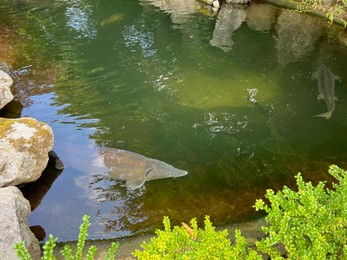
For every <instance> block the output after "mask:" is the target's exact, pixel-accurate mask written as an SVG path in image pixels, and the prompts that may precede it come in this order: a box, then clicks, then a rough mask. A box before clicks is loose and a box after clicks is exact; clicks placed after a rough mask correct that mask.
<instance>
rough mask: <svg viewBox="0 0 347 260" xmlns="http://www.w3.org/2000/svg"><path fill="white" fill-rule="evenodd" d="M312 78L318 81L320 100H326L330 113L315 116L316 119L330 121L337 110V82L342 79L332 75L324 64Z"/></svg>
mask: <svg viewBox="0 0 347 260" xmlns="http://www.w3.org/2000/svg"><path fill="white" fill-rule="evenodd" d="M312 77H313V78H314V79H317V81H318V92H319V95H318V100H322V99H324V100H325V103H326V105H327V108H328V112H326V113H323V114H319V115H315V117H324V118H325V119H329V118H330V117H331V114H332V112H333V111H334V110H335V101H337V98H336V97H335V80H336V79H340V77H338V76H336V75H335V74H334V73H332V72H331V70H330V69H329V68H328V67H327V66H325V65H324V64H321V65H320V66H319V67H318V70H317V71H316V72H315V73H313V75H312Z"/></svg>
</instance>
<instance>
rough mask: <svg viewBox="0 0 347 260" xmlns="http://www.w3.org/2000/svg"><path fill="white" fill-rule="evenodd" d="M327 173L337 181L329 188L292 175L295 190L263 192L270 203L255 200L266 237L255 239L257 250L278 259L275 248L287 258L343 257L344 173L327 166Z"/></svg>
mask: <svg viewBox="0 0 347 260" xmlns="http://www.w3.org/2000/svg"><path fill="white" fill-rule="evenodd" d="M329 173H330V174H331V175H332V176H334V177H335V178H336V179H337V180H338V181H339V183H338V184H336V183H333V189H327V188H325V183H324V182H319V184H318V185H317V186H316V187H314V186H313V185H312V184H311V182H308V183H305V182H304V181H303V179H302V177H301V175H300V173H299V174H297V175H296V182H297V186H298V191H293V190H291V189H289V188H288V187H284V188H283V190H282V191H279V192H277V193H276V194H275V193H274V192H273V191H272V190H268V191H267V192H266V196H265V197H266V198H267V199H268V200H269V202H270V206H267V205H266V204H265V202H264V201H263V200H257V201H256V203H255V208H256V210H265V211H266V213H267V216H266V218H265V219H266V221H267V222H269V223H270V225H269V226H268V227H263V231H264V232H265V233H266V234H267V235H268V237H266V238H264V239H262V240H261V241H259V242H257V247H258V249H259V250H260V251H262V252H264V253H266V254H268V255H269V256H270V257H271V259H280V258H281V252H280V250H279V248H284V249H285V250H284V252H283V250H282V254H283V253H284V254H285V255H286V257H288V258H289V259H347V178H346V176H347V172H346V171H343V170H341V169H340V168H338V167H337V166H331V167H330V169H329Z"/></svg>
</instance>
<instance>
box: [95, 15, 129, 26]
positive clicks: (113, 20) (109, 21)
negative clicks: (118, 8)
mask: <svg viewBox="0 0 347 260" xmlns="http://www.w3.org/2000/svg"><path fill="white" fill-rule="evenodd" d="M123 19H124V15H123V14H120V13H116V14H113V15H112V16H111V17H110V18H108V19H105V20H103V21H102V22H101V24H100V25H101V27H104V26H105V25H108V24H113V23H116V22H119V21H121V20H123Z"/></svg>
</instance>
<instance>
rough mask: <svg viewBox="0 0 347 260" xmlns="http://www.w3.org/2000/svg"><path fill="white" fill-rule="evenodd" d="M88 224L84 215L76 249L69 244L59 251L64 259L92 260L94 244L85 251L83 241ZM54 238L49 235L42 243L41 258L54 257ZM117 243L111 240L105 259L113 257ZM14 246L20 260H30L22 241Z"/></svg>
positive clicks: (87, 219) (47, 259) (87, 217)
mask: <svg viewBox="0 0 347 260" xmlns="http://www.w3.org/2000/svg"><path fill="white" fill-rule="evenodd" d="M89 226H90V222H89V216H87V215H84V216H83V219H82V224H81V226H80V233H79V236H78V241H77V248H76V250H72V249H71V248H70V246H69V245H66V246H65V247H64V249H63V250H62V251H61V253H62V255H63V257H64V259H66V260H82V259H86V260H92V259H94V255H95V253H96V251H97V248H96V246H91V247H89V248H88V250H87V251H86V252H85V249H84V247H85V242H86V239H87V236H88V227H89ZM56 240H57V238H54V237H53V236H52V235H49V239H48V240H47V241H46V243H45V244H44V245H43V247H42V248H43V255H42V257H41V260H54V259H56V257H55V255H54V253H53V249H54V247H55V246H56ZM118 246H119V244H118V243H115V242H113V243H112V244H111V246H110V248H109V250H108V251H107V255H106V256H105V258H104V259H105V260H112V259H115V255H116V250H117V248H118ZM14 248H15V250H16V253H17V255H18V257H19V259H21V260H31V259H32V258H31V256H30V254H29V252H28V250H27V249H26V247H25V245H24V243H23V242H21V243H16V244H15V245H14ZM84 253H85V256H84Z"/></svg>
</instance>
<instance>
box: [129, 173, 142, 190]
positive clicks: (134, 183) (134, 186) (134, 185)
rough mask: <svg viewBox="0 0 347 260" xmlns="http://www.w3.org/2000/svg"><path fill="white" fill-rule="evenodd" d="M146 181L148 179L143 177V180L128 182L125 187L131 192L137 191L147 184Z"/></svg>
mask: <svg viewBox="0 0 347 260" xmlns="http://www.w3.org/2000/svg"><path fill="white" fill-rule="evenodd" d="M145 181H146V177H145V176H142V177H141V178H137V179H131V180H127V181H126V183H125V185H126V186H127V188H128V189H129V190H135V189H137V188H140V187H141V186H142V185H143V184H144V183H145Z"/></svg>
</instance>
